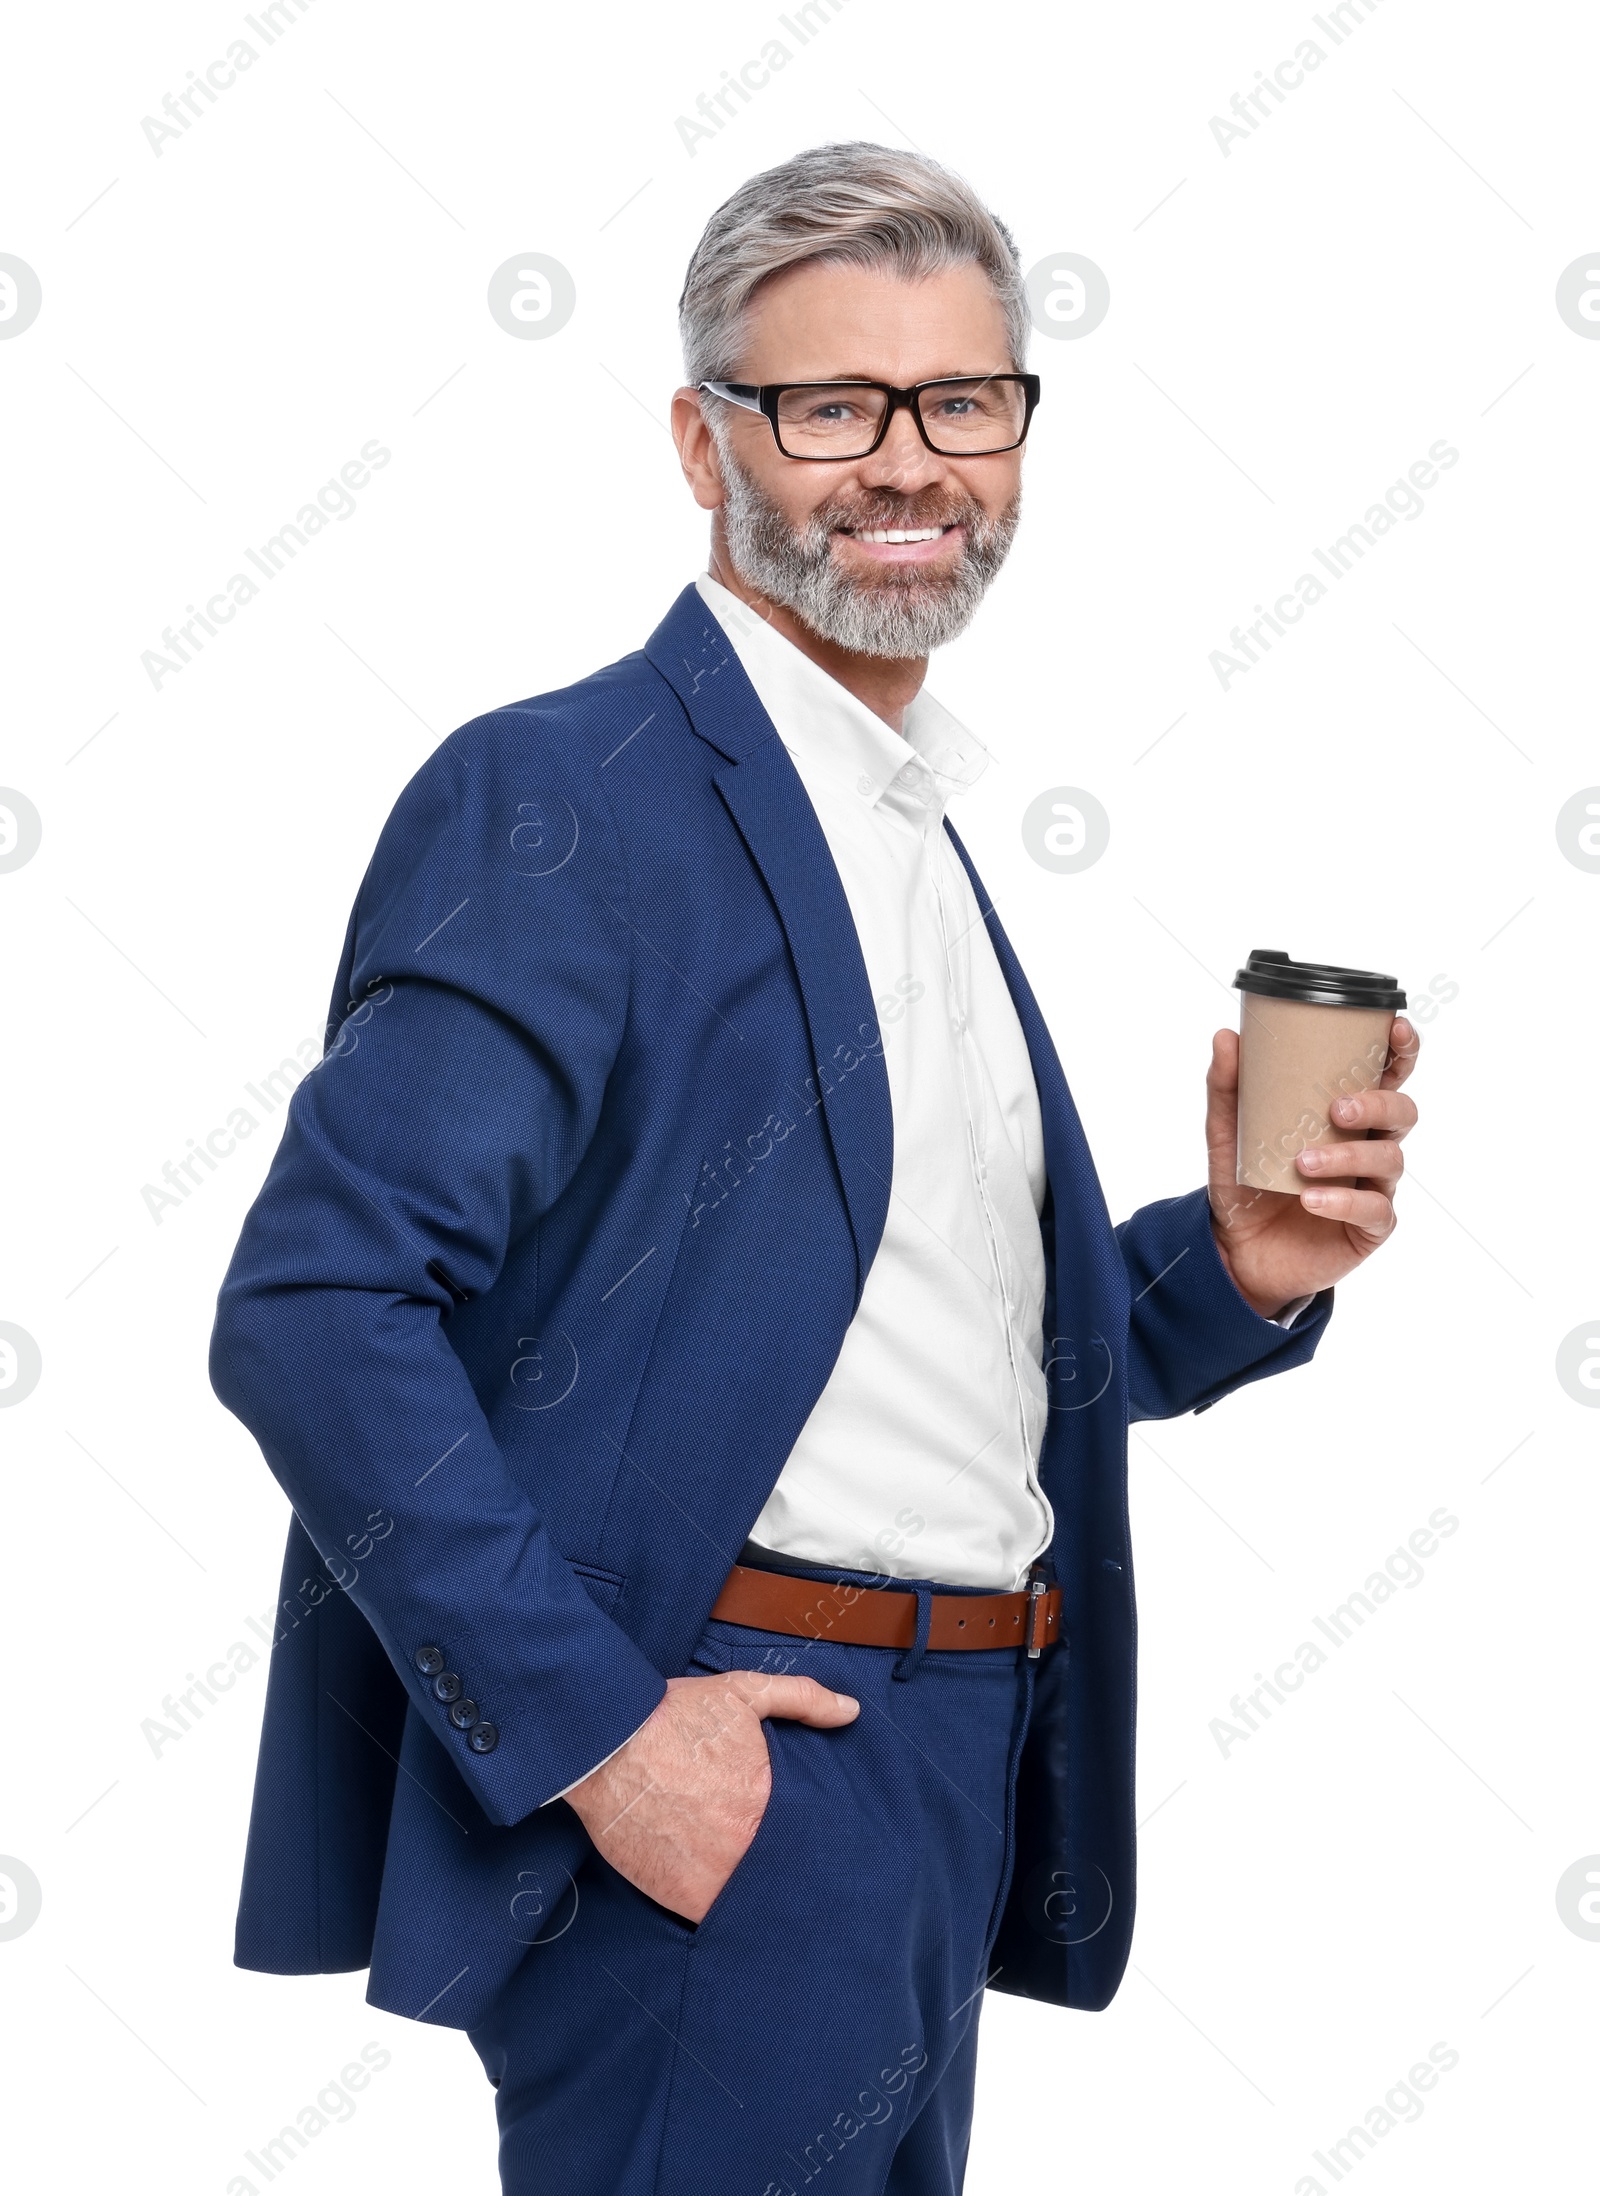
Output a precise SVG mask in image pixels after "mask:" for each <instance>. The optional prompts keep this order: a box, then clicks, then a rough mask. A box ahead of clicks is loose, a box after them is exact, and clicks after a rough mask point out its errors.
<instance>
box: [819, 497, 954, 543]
mask: <svg viewBox="0 0 1600 2196" xmlns="http://www.w3.org/2000/svg"><path fill="white" fill-rule="evenodd" d="M990 523H991V522H990V520H989V517H988V514H987V513H986V512H985V510H984V508H983V506H982V504H981V503H979V502H978V501H977V499H976V497H974V496H952V495H950V494H949V493H948V491H946V490H941V489H935V490H932V491H922V492H920V493H918V494H917V495H913V496H901V495H878V496H836V497H834V498H832V499H830V501H828V502H826V503H819V504H818V505H817V507H816V508H815V510H813V511H812V513H811V514H810V519H809V522H808V526H809V528H810V529H814V530H815V532H816V533H818V534H822V533H828V534H838V533H846V534H862V533H870V532H873V531H875V530H877V529H878V528H881V527H902V528H903V527H912V528H916V527H923V526H964V527H965V528H966V530H967V532H968V533H969V534H978V533H981V532H982V531H983V530H984V529H985V528H986V527H987V526H988V525H989V524H990Z"/></svg>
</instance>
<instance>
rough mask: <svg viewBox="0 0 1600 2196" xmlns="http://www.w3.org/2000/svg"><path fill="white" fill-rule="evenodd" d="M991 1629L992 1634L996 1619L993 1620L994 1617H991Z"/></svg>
mask: <svg viewBox="0 0 1600 2196" xmlns="http://www.w3.org/2000/svg"><path fill="white" fill-rule="evenodd" d="M989 1629H990V1631H991V1632H992V1631H993V1630H994V1618H993V1617H991V1618H990V1619H989Z"/></svg>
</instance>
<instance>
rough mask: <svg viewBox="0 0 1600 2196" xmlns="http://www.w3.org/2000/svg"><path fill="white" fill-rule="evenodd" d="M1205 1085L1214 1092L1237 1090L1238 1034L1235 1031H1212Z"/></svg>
mask: <svg viewBox="0 0 1600 2196" xmlns="http://www.w3.org/2000/svg"><path fill="white" fill-rule="evenodd" d="M1206 1085H1207V1087H1208V1089H1211V1090H1216V1091H1228V1090H1237V1089H1238V1087H1239V1032H1238V1031H1237V1030H1236V1029H1219V1030H1215V1031H1213V1033H1212V1038H1211V1065H1210V1067H1209V1068H1208V1069H1207V1071H1206Z"/></svg>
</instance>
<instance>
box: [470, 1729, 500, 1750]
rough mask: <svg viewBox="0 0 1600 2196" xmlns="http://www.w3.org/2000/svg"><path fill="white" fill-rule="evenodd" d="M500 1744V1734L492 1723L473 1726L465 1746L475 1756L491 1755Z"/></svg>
mask: <svg viewBox="0 0 1600 2196" xmlns="http://www.w3.org/2000/svg"><path fill="white" fill-rule="evenodd" d="M499 1743H500V1732H499V1728H498V1726H497V1725H495V1724H492V1723H479V1724H475V1725H474V1726H473V1729H472V1734H471V1736H470V1737H469V1738H468V1740H467V1744H468V1745H469V1746H470V1747H471V1748H472V1751H473V1752H474V1753H475V1754H492V1753H493V1752H494V1750H495V1748H496V1747H497V1746H498V1745H499Z"/></svg>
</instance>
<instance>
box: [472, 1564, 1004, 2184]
mask: <svg viewBox="0 0 1600 2196" xmlns="http://www.w3.org/2000/svg"><path fill="white" fill-rule="evenodd" d="M783 1567H784V1568H785V1569H791V1570H801V1569H805V1570H806V1575H807V1576H815V1577H817V1578H819V1579H821V1580H840V1581H853V1582H859V1583H866V1581H864V1580H863V1578H862V1574H860V1573H852V1572H844V1571H815V1572H813V1571H811V1570H810V1569H809V1568H807V1567H803V1566H800V1565H796V1564H785V1565H784V1566H783ZM893 1583H894V1585H895V1586H896V1587H898V1588H901V1589H902V1590H903V1589H904V1588H905V1587H907V1586H909V1585H911V1584H913V1583H915V1582H913V1581H908V1580H901V1579H896V1580H894V1581H893ZM924 1584H926V1582H924ZM938 1590H939V1591H941V1592H946V1593H948V1592H950V1591H952V1590H955V1591H959V1589H951V1588H949V1587H941V1588H939V1589H938ZM729 1669H733V1670H769V1671H775V1672H784V1673H790V1672H792V1673H794V1674H796V1675H800V1676H810V1677H815V1678H816V1679H817V1680H818V1682H819V1683H821V1684H823V1685H826V1686H830V1687H832V1688H833V1689H834V1690H836V1691H839V1692H847V1693H850V1694H852V1695H854V1697H855V1698H856V1699H858V1700H859V1701H860V1703H861V1714H860V1716H859V1717H858V1718H857V1720H856V1721H855V1722H854V1723H852V1724H850V1725H848V1726H847V1727H846V1728H845V1729H843V1730H839V1731H817V1730H812V1729H810V1728H808V1727H807V1726H805V1725H803V1724H798V1723H788V1722H783V1721H781V1720H778V1719H776V1718H774V1719H770V1720H769V1721H768V1722H767V1723H766V1725H765V1730H766V1734H767V1743H768V1746H769V1748H770V1750H771V1756H772V1796H771V1799H770V1800H769V1802H768V1805H767V1811H766V1813H765V1815H764V1816H763V1817H762V1821H761V1825H760V1828H759V1829H758V1830H757V1832H756V1836H755V1840H754V1842H753V1844H752V1845H751V1846H750V1848H749V1850H748V1852H747V1853H746V1854H745V1856H744V1858H743V1859H742V1860H741V1861H740V1863H739V1865H738V1867H737V1868H736V1869H735V1870H734V1872H733V1875H732V1876H731V1877H730V1878H729V1880H728V1883H727V1885H726V1886H725V1888H724V1889H723V1891H722V1892H721V1893H720V1895H719V1896H718V1898H717V1900H716V1902H715V1904H714V1905H713V1906H712V1908H711V1910H710V1912H709V1913H708V1914H707V1915H706V1916H705V1918H704V1920H703V1921H702V1922H701V1923H700V1924H699V1926H698V1927H697V1928H696V1927H692V1926H691V1925H690V1924H689V1923H687V1922H684V1921H681V1920H679V1919H678V1918H677V1917H676V1916H675V1915H672V1914H669V1913H668V1912H667V1911H666V1910H665V1909H664V1908H662V1907H660V1906H657V1905H656V1904H655V1903H654V1902H653V1901H652V1900H650V1899H647V1898H646V1897H644V1896H643V1894H642V1893H640V1892H638V1891H636V1890H634V1889H633V1887H632V1886H631V1885H630V1884H629V1883H628V1882H626V1881H625V1879H624V1878H623V1877H621V1876H620V1875H618V1874H617V1872H616V1871H615V1869H613V1868H611V1867H609V1866H608V1865H607V1864H606V1862H605V1861H603V1860H601V1859H600V1858H599V1856H598V1855H595V1856H592V1857H591V1858H590V1859H589V1860H588V1862H587V1863H586V1864H585V1866H584V1867H583V1868H582V1869H581V1870H580V1872H579V1875H578V1879H577V1882H576V1885H575V1886H572V1887H571V1888H570V1889H569V1890H568V1892H567V1896H566V1898H565V1900H564V1902H562V1903H560V1904H559V1905H558V1906H557V1908H556V1910H555V1911H553V1912H552V1914H551V1917H550V1921H549V1923H548V1925H547V1928H546V1929H545V1930H544V1931H542V1932H541V1938H542V1941H540V1942H538V1943H536V1944H535V1945H534V1946H533V1947H532V1949H531V1950H530V1951H529V1952H528V1954H527V1956H526V1957H525V1958H524V1960H523V1962H522V1965H521V1966H520V1967H519V1968H518V1969H517V1971H516V1973H515V1974H514V1975H513V1976H512V1977H511V1979H510V1981H509V1982H508V1983H507V1985H506V1987H505V1989H504V1990H503V1991H502V1992H501V1993H500V1996H499V1997H498V1998H497V2000H496V2001H495V2003H494V2005H493V2006H492V2007H491V2009H490V2011H489V2014H488V2016H487V2017H486V2019H485V2020H484V2022H483V2023H482V2025H481V2026H480V2027H478V2028H476V2029H474V2030H472V2031H471V2038H472V2042H473V2044H474V2046H475V2047H476V2049H477V2051H478V2053H479V2056H480V2057H481V2058H482V2060H483V2063H484V2066H485V2069H486V2071H487V2073H488V2075H489V2078H490V2080H491V2081H492V2082H494V2083H495V2085H496V2092H497V2106H498V2111H499V2121H500V2170H501V2177H502V2185H503V2188H504V2190H505V2192H506V2196H801V2192H802V2191H804V2190H807V2189H809V2188H813V2186H815V2196H956V2192H957V2191H959V2189H960V2187H961V2184H962V2179H963V2176H964V2174H965V2170H966V2159H967V2145H968V2138H969V2135H970V2131H971V2124H972V2094H973V2078H974V2072H975V2066H976V2057H977V2040H978V2014H979V2009H980V2007H981V2005H982V2003H983V1986H984V1981H985V1977H986V1976H987V1974H988V1973H989V1959H990V1951H991V1947H992V1945H993V1942H994V1936H995V1931H996V1929H997V1927H998V1925H999V1919H1000V1909H1001V1906H1002V1905H1003V1903H1004V1900H1005V1895H1006V1890H1007V1887H1008V1884H1009V1879H1010V1872H1011V1855H1012V1796H1013V1792H1014V1790H1015V1781H1016V1764H1017V1759H1018V1755H1019V1753H1020V1751H1021V1746H1022V1739H1023V1734H1024V1731H1025V1728H1026V1724H1027V1716H1028V1707H1029V1701H1030V1696H1031V1693H1032V1670H1033V1665H1032V1664H1031V1663H1029V1661H1028V1660H1027V1658H1026V1656H1025V1655H1024V1654H1023V1653H1022V1651H1021V1650H1020V1649H1017V1648H998V1649H986V1650H983V1651H979V1652H962V1653H937V1654H934V1653H925V1654H923V1655H922V1656H921V1657H920V1658H917V1657H915V1656H912V1655H907V1656H904V1657H902V1656H901V1655H900V1654H899V1653H897V1652H896V1651H895V1650H894V1649H891V1648H877V1647H857V1646H847V1645H842V1644H839V1643H836V1642H830V1641H827V1640H826V1639H823V1640H817V1641H811V1640H802V1639H797V1638H793V1637H789V1636H785V1635H782V1634H779V1633H776V1632H761V1631H755V1630H751V1629H749V1628H747V1627H745V1626H743V1625H733V1624H722V1623H717V1622H715V1621H713V1622H712V1623H710V1624H708V1625H707V1627H706V1630H705V1633H704V1635H703V1637H702V1639H701V1641H700V1643H699V1646H698V1647H697V1649H696V1651H695V1656H694V1660H693V1664H692V1666H691V1672H690V1674H691V1675H693V1674H695V1673H696V1672H699V1673H705V1672H710V1671H720V1670H729ZM897 1669H898V1670H899V1672H900V1675H899V1676H898V1677H897V1676H896V1671H897Z"/></svg>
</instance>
